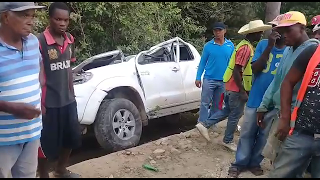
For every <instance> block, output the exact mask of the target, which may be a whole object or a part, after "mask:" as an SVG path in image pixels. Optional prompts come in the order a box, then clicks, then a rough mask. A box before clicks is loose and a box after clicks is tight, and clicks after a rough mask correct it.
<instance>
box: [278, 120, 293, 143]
mask: <svg viewBox="0 0 320 180" xmlns="http://www.w3.org/2000/svg"><path fill="white" fill-rule="evenodd" d="M288 122H290V119H289V120H288V119H283V118H282V117H280V119H279V125H278V130H277V132H276V134H275V136H276V137H277V138H278V139H279V140H280V141H284V140H285V138H286V137H287V135H288V134H289V131H290V124H289V123H288Z"/></svg>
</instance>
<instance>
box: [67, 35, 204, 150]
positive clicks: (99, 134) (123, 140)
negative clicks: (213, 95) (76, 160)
mask: <svg viewBox="0 0 320 180" xmlns="http://www.w3.org/2000/svg"><path fill="white" fill-rule="evenodd" d="M199 61H200V55H199V52H198V51H197V50H196V49H195V47H194V46H192V45H191V44H189V43H187V42H185V41H183V40H182V39H180V38H178V37H176V38H173V39H170V40H168V41H165V42H162V43H160V44H158V45H156V46H153V47H151V48H150V49H149V50H147V51H142V52H140V53H139V54H137V55H133V56H128V57H124V55H123V53H122V52H121V51H120V50H115V51H111V52H106V53H102V54H99V55H96V56H93V57H91V58H89V59H87V60H85V61H84V62H82V63H81V64H79V65H78V66H76V67H75V68H74V69H73V72H74V88H75V95H76V100H77V103H78V117H79V121H80V124H81V125H82V127H84V129H83V130H84V132H85V130H86V127H88V126H91V125H92V126H93V129H94V133H95V136H96V138H97V140H98V142H99V144H100V145H101V146H102V147H103V148H104V149H106V150H111V151H116V150H122V149H126V148H130V147H133V146H136V145H137V144H138V143H139V140H140V136H141V133H142V127H143V126H145V125H147V124H148V120H150V119H154V118H158V117H162V116H167V115H172V114H177V113H181V112H186V111H191V110H196V109H198V108H199V105H200V94H201V89H199V88H197V87H196V86H195V85H194V81H195V77H196V73H197V67H198V64H199Z"/></svg>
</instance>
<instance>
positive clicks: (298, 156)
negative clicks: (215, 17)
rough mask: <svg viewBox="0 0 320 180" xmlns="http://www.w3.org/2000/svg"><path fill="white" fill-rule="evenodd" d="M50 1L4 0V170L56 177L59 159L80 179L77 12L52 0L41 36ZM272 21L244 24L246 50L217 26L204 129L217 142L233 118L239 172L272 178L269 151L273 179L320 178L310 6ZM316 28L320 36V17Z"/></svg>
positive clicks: (209, 55) (0, 131)
mask: <svg viewBox="0 0 320 180" xmlns="http://www.w3.org/2000/svg"><path fill="white" fill-rule="evenodd" d="M42 8H44V7H43V6H36V5H35V4H34V3H33V2H1V3H0V13H1V14H0V21H1V26H0V67H1V69H0V159H1V161H0V177H8V176H9V175H10V174H11V176H12V177H14V178H15V177H17V178H19V177H36V171H37V167H38V163H39V167H38V170H39V175H40V177H49V175H48V160H49V161H57V166H56V168H55V176H56V177H67V178H68V177H69V178H70V177H79V176H78V175H77V174H74V173H71V172H70V171H68V170H67V169H66V166H67V163H68V158H69V156H70V153H71V150H72V149H75V148H78V147H79V146H80V145H81V133H80V126H79V122H78V120H77V104H76V100H75V95H74V89H73V81H72V70H71V66H70V64H71V62H74V61H75V52H74V38H73V36H72V35H71V34H69V33H67V32H66V29H67V27H68V24H69V16H70V9H69V7H68V6H67V5H66V4H65V3H62V2H54V3H52V4H51V5H50V7H49V26H48V27H47V28H46V29H45V30H44V31H43V32H42V33H41V34H40V35H39V36H38V37H36V36H35V35H33V34H32V28H33V25H34V17H35V10H36V9H42ZM270 24H271V25H265V24H264V23H263V21H262V20H255V21H251V22H249V23H248V24H246V25H245V26H243V27H242V28H241V29H240V30H239V31H238V33H239V34H242V35H245V38H244V39H243V40H242V41H241V42H240V43H239V44H237V46H236V47H234V45H233V43H232V42H231V41H230V40H228V39H226V38H225V37H224V35H225V33H226V26H225V25H224V23H221V22H219V23H215V24H214V27H213V29H214V30H213V33H214V39H213V40H211V41H209V42H208V43H207V44H206V45H205V46H204V49H203V54H202V57H201V61H200V64H199V68H198V73H197V77H196V82H195V84H196V86H197V87H199V88H200V87H201V86H202V95H201V106H200V117H199V123H198V124H197V125H196V127H197V129H198V130H199V131H200V133H201V134H202V135H203V136H204V137H205V138H206V139H207V140H208V141H210V137H209V133H208V128H209V127H211V126H214V125H215V124H217V123H218V122H220V121H222V120H224V119H226V118H227V117H228V123H227V128H226V130H225V135H224V138H223V142H221V143H222V144H223V145H225V146H226V147H229V148H230V149H232V150H234V151H236V157H235V162H234V163H232V165H231V167H230V168H229V175H230V176H232V177H238V176H239V174H240V173H241V172H243V171H246V170H249V171H250V172H252V173H253V174H255V175H257V176H258V175H262V174H263V170H262V169H261V166H260V163H261V161H262V160H263V158H268V159H270V160H271V161H272V164H273V166H274V169H273V170H272V171H271V173H270V177H301V176H302V174H303V173H304V172H305V171H306V169H307V167H309V168H308V169H309V172H310V173H311V176H312V177H320V171H318V169H319V168H320V167H319V166H320V156H319V154H320V153H319V152H320V122H319V121H318V120H317V115H319V116H320V110H319V109H320V96H319V95H320V91H319V83H320V66H319V63H320V49H319V48H318V45H319V43H320V42H319V41H318V40H316V39H309V37H308V35H307V33H306V31H305V29H306V25H307V22H306V18H305V16H304V15H303V14H302V13H300V12H297V11H290V12H287V13H285V14H282V15H279V16H278V17H277V18H276V19H275V20H273V21H272V22H270ZM312 25H314V27H313V32H314V37H315V38H320V16H316V17H314V18H313V19H312ZM271 29H272V32H271V34H270V35H269V38H268V39H263V40H261V41H260V39H261V36H262V34H263V32H264V31H266V30H271ZM258 41H260V42H259V43H258V45H257V47H256V48H254V47H253V45H252V44H253V43H254V42H258ZM204 70H205V74H204V78H203V81H201V77H202V74H203V72H204ZM280 97H281V98H280ZM222 98H223V100H224V107H223V106H222V104H221V102H222V101H221V100H222ZM243 114H244V122H243V125H242V129H241V132H240V139H239V142H238V144H237V146H236V145H235V144H234V141H233V138H234V132H235V130H236V128H237V125H238V121H239V119H240V118H241V116H242V115H243ZM37 159H38V160H37Z"/></svg>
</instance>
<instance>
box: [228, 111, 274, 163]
mask: <svg viewBox="0 0 320 180" xmlns="http://www.w3.org/2000/svg"><path fill="white" fill-rule="evenodd" d="M276 114H277V110H272V111H270V112H268V113H267V114H266V115H265V117H264V121H263V122H264V124H265V128H264V129H262V128H260V127H259V126H258V125H257V108H249V107H246V109H245V111H244V121H243V124H242V125H241V132H240V138H239V142H238V146H237V152H236V162H235V163H234V164H232V165H233V166H236V167H239V168H253V167H260V163H261V161H262V160H263V158H264V157H263V156H262V155H261V153H262V150H263V148H264V146H265V144H266V142H267V138H268V135H269V131H270V128H271V125H272V121H273V118H274V116H276Z"/></svg>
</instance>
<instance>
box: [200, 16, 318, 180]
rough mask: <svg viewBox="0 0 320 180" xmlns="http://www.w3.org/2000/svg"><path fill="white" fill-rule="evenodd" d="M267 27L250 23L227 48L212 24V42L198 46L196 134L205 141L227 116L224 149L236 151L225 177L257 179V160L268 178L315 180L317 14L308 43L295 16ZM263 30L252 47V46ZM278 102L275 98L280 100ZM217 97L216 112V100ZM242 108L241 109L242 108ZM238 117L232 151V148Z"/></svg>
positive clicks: (278, 19) (259, 172) (220, 26)
mask: <svg viewBox="0 0 320 180" xmlns="http://www.w3.org/2000/svg"><path fill="white" fill-rule="evenodd" d="M269 24H270V25H265V24H264V23H263V21H261V20H255V21H250V22H249V23H248V24H246V25H244V26H243V27H242V28H241V29H240V30H239V31H238V33H239V34H242V35H245V38H244V39H243V40H242V41H241V42H240V43H239V44H237V46H236V47H235V48H234V47H233V45H232V43H231V42H230V40H227V39H226V38H225V37H224V34H225V33H226V27H225V25H224V24H223V23H221V22H219V23H216V24H214V26H213V34H214V38H213V39H212V40H211V41H209V42H208V43H206V44H205V46H204V49H203V55H202V57H201V60H200V65H199V69H198V74H197V77H196V82H195V84H196V86H197V87H199V88H200V87H201V81H200V80H201V77H202V74H203V71H204V70H205V73H204V76H203V86H202V94H201V105H200V114H199V120H198V124H197V125H196V128H197V129H198V130H199V132H200V134H202V135H203V137H204V138H205V139H206V140H207V141H210V137H209V133H208V129H209V128H210V127H211V126H215V124H217V123H218V122H220V121H222V120H224V119H225V118H227V117H228V122H227V127H226V130H225V135H224V138H223V141H222V142H221V143H222V144H223V145H224V146H226V147H228V148H230V149H231V150H233V151H236V155H235V162H234V163H232V164H231V166H230V168H229V171H228V174H229V176H231V177H238V176H239V174H240V173H241V172H243V171H250V172H251V173H253V174H254V175H256V176H260V175H262V174H263V170H262V168H261V166H260V164H261V162H262V160H263V159H264V158H268V159H269V160H270V161H271V162H272V164H273V167H274V168H273V170H272V171H271V172H270V174H269V177H282V178H289V177H302V176H303V174H304V173H305V171H306V170H307V171H309V173H310V174H311V176H312V177H317V178H319V177H320V171H319V168H320V155H319V154H320V121H318V119H317V118H318V117H317V115H319V116H320V110H318V109H319V108H320V96H319V95H320V91H319V88H320V86H319V83H320V65H319V63H320V48H318V44H319V43H320V42H319V41H318V40H317V39H319V38H320V16H315V17H314V18H313V19H312V22H311V24H312V26H314V27H313V34H314V38H315V39H310V38H309V37H308V35H307V33H306V26H307V21H306V18H305V16H304V14H302V13H301V12H298V11H289V12H287V13H285V14H281V15H279V16H277V17H276V18H275V19H274V20H273V21H271V22H269ZM266 30H271V33H270V35H269V37H268V39H263V40H261V41H260V42H259V43H258V45H257V46H256V48H255V49H254V48H253V45H252V44H253V42H256V41H259V40H260V39H261V36H262V33H263V32H264V31H266ZM280 97H281V98H280ZM221 98H224V107H223V108H222V106H221V104H219V102H222V101H221ZM245 106H246V107H245ZM243 114H244V117H243V118H244V120H243V124H242V125H241V131H240V138H239V142H238V144H237V146H236V145H235V144H234V143H233V137H234V132H235V131H236V128H237V125H238V121H239V119H240V118H241V116H242V115H243Z"/></svg>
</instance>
